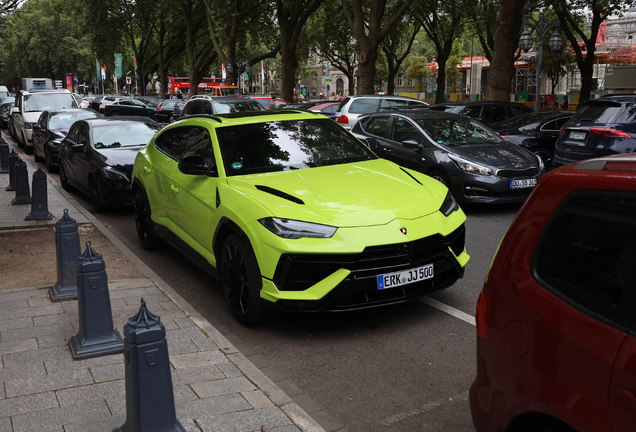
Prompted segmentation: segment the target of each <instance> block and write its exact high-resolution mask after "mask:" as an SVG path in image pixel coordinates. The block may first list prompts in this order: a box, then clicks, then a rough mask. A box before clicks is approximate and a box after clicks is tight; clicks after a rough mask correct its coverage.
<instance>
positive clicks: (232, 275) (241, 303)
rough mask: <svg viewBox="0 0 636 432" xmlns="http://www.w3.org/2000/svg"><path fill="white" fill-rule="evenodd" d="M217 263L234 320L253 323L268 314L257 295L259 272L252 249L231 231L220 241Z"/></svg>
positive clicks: (244, 323)
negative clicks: (218, 261)
mask: <svg viewBox="0 0 636 432" xmlns="http://www.w3.org/2000/svg"><path fill="white" fill-rule="evenodd" d="M219 260H220V263H219V264H218V269H219V273H220V276H221V285H222V286H223V292H224V293H225V299H226V300H227V303H228V305H229V306H230V311H231V312H232V315H234V318H236V320H237V321H238V322H239V323H241V324H243V325H245V326H253V325H257V324H260V323H262V322H264V321H265V320H266V319H267V318H268V311H267V310H266V309H265V307H264V304H263V301H262V300H261V297H260V291H261V288H262V285H263V283H262V280H261V272H260V270H259V268H258V263H257V261H256V257H255V256H254V252H252V249H251V248H250V247H249V246H248V245H246V244H245V242H244V241H243V240H241V238H240V237H239V236H238V235H236V234H234V233H232V234H230V235H228V237H227V238H226V239H225V241H224V242H223V246H222V248H221V254H220V257H219Z"/></svg>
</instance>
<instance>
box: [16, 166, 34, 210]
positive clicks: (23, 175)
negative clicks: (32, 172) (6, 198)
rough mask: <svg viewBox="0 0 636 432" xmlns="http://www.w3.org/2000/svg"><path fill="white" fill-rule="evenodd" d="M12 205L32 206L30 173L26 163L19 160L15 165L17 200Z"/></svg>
mask: <svg viewBox="0 0 636 432" xmlns="http://www.w3.org/2000/svg"><path fill="white" fill-rule="evenodd" d="M11 204H12V205H19V204H31V191H30V190H29V172H28V171H27V165H26V162H24V161H23V160H22V159H19V160H18V162H16V164H15V198H13V199H12V200H11Z"/></svg>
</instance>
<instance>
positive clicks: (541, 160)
mask: <svg viewBox="0 0 636 432" xmlns="http://www.w3.org/2000/svg"><path fill="white" fill-rule="evenodd" d="M535 156H536V157H537V159H539V170H542V169H543V168H544V167H545V164H544V163H543V159H541V156H539V155H538V154H535Z"/></svg>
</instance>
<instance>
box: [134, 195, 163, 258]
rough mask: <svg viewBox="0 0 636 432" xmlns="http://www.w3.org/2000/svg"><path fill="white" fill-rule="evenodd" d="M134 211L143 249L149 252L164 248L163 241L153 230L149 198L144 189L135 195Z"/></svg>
mask: <svg viewBox="0 0 636 432" xmlns="http://www.w3.org/2000/svg"><path fill="white" fill-rule="evenodd" d="M133 210H134V213H135V228H136V229H137V236H138V237H139V242H140V243H141V247H142V248H144V249H145V250H147V251H154V250H158V249H160V248H161V247H162V246H163V241H162V240H161V238H159V236H158V235H157V234H155V233H154V231H153V230H152V227H153V222H152V218H151V217H150V216H151V214H152V211H151V208H150V203H149V202H148V197H147V196H146V193H145V192H144V191H143V189H141V188H138V189H137V190H136V191H135V193H134V195H133Z"/></svg>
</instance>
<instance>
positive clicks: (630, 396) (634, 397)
mask: <svg viewBox="0 0 636 432" xmlns="http://www.w3.org/2000/svg"><path fill="white" fill-rule="evenodd" d="M618 389H619V390H620V392H621V393H622V395H623V396H624V397H625V399H626V400H627V401H628V402H631V403H633V404H634V405H636V394H635V393H634V392H632V391H629V390H627V389H625V388H623V387H619V388H618Z"/></svg>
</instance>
